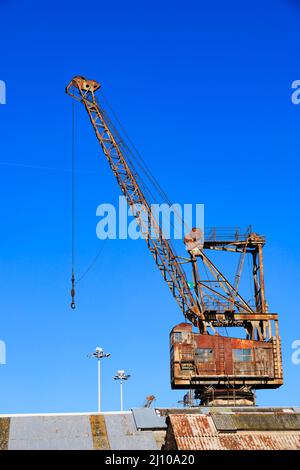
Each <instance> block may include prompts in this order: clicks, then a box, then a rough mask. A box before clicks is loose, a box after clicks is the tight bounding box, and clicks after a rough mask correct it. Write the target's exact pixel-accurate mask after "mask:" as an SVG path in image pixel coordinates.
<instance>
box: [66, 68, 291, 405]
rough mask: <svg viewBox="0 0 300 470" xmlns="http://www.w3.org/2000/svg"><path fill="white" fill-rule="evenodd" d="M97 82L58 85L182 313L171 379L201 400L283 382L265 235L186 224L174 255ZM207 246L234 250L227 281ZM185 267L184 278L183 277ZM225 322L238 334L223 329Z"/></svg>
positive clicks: (242, 397)
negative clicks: (247, 269) (75, 104)
mask: <svg viewBox="0 0 300 470" xmlns="http://www.w3.org/2000/svg"><path fill="white" fill-rule="evenodd" d="M99 89H100V84H99V83H98V82H96V81H94V80H87V79H85V78H84V77H82V76H76V77H74V78H73V79H72V80H71V81H70V83H69V84H68V86H67V87H66V92H67V94H68V95H70V96H71V97H72V98H74V99H75V100H78V101H80V102H81V103H83V105H84V107H85V109H86V111H87V113H88V116H89V118H90V122H91V124H92V126H93V128H94V131H95V135H96V137H97V139H98V142H99V143H100V145H101V148H102V151H103V153H104V156H105V157H106V159H107V161H108V163H109V166H110V168H111V170H112V172H113V174H114V176H115V178H116V180H117V183H118V185H119V187H120V189H121V192H122V193H123V195H124V196H125V197H126V200H127V203H128V205H129V206H130V208H131V211H132V214H133V216H134V217H135V219H136V221H137V223H138V225H139V227H140V230H141V231H142V233H143V237H144V238H145V240H146V243H147V246H148V249H149V250H150V252H151V254H152V256H153V257H154V260H155V263H156V265H157V267H158V268H159V270H160V272H161V274H162V276H163V278H164V280H165V282H166V283H167V285H168V287H169V289H170V291H171V293H172V295H173V297H174V299H175V300H176V302H177V304H178V305H179V307H180V308H181V310H182V313H183V315H184V318H185V322H184V323H181V324H179V325H176V326H175V327H174V328H173V329H172V331H171V333H170V369H171V386H172V388H174V389H188V390H195V396H196V398H199V399H200V400H201V403H202V404H215V405H218V404H224V403H226V404H253V403H255V398H254V397H255V395H254V391H255V390H256V389H264V388H277V387H279V386H280V385H281V384H282V383H283V379H282V361H281V343H280V337H279V331H278V315H277V314H276V313H270V312H269V311H268V305H267V302H266V298H265V287H264V269H263V254H262V249H263V246H264V244H265V239H264V237H262V236H259V235H258V234H256V233H254V232H253V231H252V230H251V228H249V229H248V230H247V231H246V232H245V233H242V232H241V231H240V230H234V231H228V230H218V229H210V230H206V231H205V234H202V233H201V231H200V230H199V229H198V228H194V229H192V231H191V232H190V233H189V234H187V235H186V237H185V239H184V243H185V245H186V249H187V252H188V253H189V257H188V258H187V259H186V258H182V257H180V256H178V255H177V254H176V253H175V251H174V248H173V247H172V246H171V243H170V242H169V241H168V239H167V238H166V237H165V236H164V233H163V230H162V227H161V225H160V223H159V221H158V220H156V218H155V215H154V214H153V212H152V209H151V205H150V203H149V201H148V199H147V198H146V196H145V191H144V190H143V189H142V185H141V184H140V181H139V175H138V173H137V172H136V170H135V167H134V165H133V163H132V159H131V158H130V147H129V146H127V145H126V143H125V142H124V139H123V138H120V135H119V133H118V131H117V130H116V127H115V126H114V124H113V123H112V121H111V120H110V118H109V117H108V114H107V112H106V110H105V109H104V106H103V105H102V103H99V102H98V100H97V97H96V92H97V91H98V90H99ZM141 207H142V208H143V210H144V211H145V212H146V214H147V219H146V222H145V217H143V216H142V215H141ZM149 227H151V230H150V229H149ZM208 250H210V251H211V250H214V251H219V252H227V253H239V255H240V258H239V263H238V268H237V271H236V274H235V276H234V279H233V280H232V282H230V281H229V279H228V276H225V275H224V273H223V270H221V269H219V268H218V267H217V265H216V263H214V262H213V261H212V260H211V256H210V257H208V255H207V252H208ZM246 257H247V258H248V259H249V257H250V259H251V266H252V274H251V277H252V281H253V294H254V302H250V301H248V300H246V299H245V298H244V297H243V296H242V294H241V292H240V279H241V274H242V271H243V267H244V264H245V259H246ZM188 267H189V268H190V272H191V275H192V277H193V280H192V282H189V281H188V275H187V268H188ZM73 284H74V278H73ZM72 294H73V295H74V294H75V293H74V290H73V291H72ZM72 306H73V307H74V304H73V305H72ZM193 326H194V327H196V328H197V331H194V330H193ZM231 328H235V329H236V330H235V331H237V332H238V333H237V334H235V335H234V334H233V335H232V336H229V335H228V329H231ZM224 330H225V331H226V334H224ZM231 331H232V330H231Z"/></svg>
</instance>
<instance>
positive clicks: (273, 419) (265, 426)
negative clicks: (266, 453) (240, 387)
mask: <svg viewBox="0 0 300 470" xmlns="http://www.w3.org/2000/svg"><path fill="white" fill-rule="evenodd" d="M228 416H231V417H232V420H233V422H234V424H235V426H236V428H237V429H239V430H244V431H247V430H252V429H254V430H256V431H285V430H287V431H297V430H298V431H299V430H300V414H299V413H247V414H245V413H243V414H242V413H234V414H232V415H228Z"/></svg>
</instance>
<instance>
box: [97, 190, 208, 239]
mask: <svg viewBox="0 0 300 470" xmlns="http://www.w3.org/2000/svg"><path fill="white" fill-rule="evenodd" d="M96 215H97V217H99V218H100V220H99V222H98V223H97V226H96V235H97V237H98V238H99V239H100V240H105V239H107V238H109V239H113V240H116V239H121V240H126V239H128V238H130V239H132V240H138V239H140V238H146V237H148V236H150V237H151V238H152V239H157V238H159V237H160V236H161V233H162V235H163V237H164V238H166V239H174V240H182V239H183V238H184V237H185V235H186V234H187V233H188V232H190V230H191V228H192V227H197V228H198V229H200V231H201V233H204V204H195V205H193V204H183V205H181V204H178V203H176V204H172V205H168V204H165V203H164V204H151V205H150V206H147V207H146V206H143V205H142V204H132V205H128V204H127V200H126V198H125V196H120V197H119V201H118V207H115V206H114V205H113V204H109V203H104V204H100V205H99V206H98V207H97V210H96ZM160 229H161V230H160Z"/></svg>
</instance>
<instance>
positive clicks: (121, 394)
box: [120, 379, 123, 411]
mask: <svg viewBox="0 0 300 470" xmlns="http://www.w3.org/2000/svg"><path fill="white" fill-rule="evenodd" d="M120 401H121V411H123V380H122V379H121V380H120Z"/></svg>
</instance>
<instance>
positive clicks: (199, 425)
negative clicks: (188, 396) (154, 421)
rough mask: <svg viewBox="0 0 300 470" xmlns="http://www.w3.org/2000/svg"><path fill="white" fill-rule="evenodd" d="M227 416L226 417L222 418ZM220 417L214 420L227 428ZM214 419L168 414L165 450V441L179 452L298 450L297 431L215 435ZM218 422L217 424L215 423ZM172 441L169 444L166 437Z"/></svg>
mask: <svg viewBox="0 0 300 470" xmlns="http://www.w3.org/2000/svg"><path fill="white" fill-rule="evenodd" d="M225 416H226V418H225ZM228 416H229V415H224V416H223V418H224V420H225V421H224V422H222V421H221V419H220V416H219V418H217V419H216V421H217V422H219V423H220V425H221V426H224V425H227V424H228V422H227V423H226V419H227V417H228ZM214 418H216V417H215V416H214V417H213V416H210V415H207V416H203V415H198V416H195V415H183V414H178V415H174V414H173V415H170V417H169V428H168V431H167V439H166V443H167V445H166V450H169V449H168V442H173V441H174V440H175V442H176V446H177V449H179V450H195V449H199V450H289V449H295V450H299V449H300V432H299V431H295V430H294V431H280V432H274V431H265V432H263V431H255V430H252V432H251V433H245V432H244V431H241V432H239V431H236V432H233V433H228V432H217V431H216V430H215V429H214ZM218 419H219V421H218ZM169 433H170V435H172V438H173V440H172V441H171V440H170V441H168V434H169Z"/></svg>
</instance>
